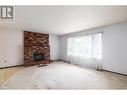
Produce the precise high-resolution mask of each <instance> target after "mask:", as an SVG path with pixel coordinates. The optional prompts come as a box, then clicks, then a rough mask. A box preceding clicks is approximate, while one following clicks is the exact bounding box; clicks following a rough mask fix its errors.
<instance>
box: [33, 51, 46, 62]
mask: <svg viewBox="0 0 127 95" xmlns="http://www.w3.org/2000/svg"><path fill="white" fill-rule="evenodd" d="M33 60H34V61H42V60H45V56H44V54H36V53H35V54H33Z"/></svg>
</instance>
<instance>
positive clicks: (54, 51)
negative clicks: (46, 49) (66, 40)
mask: <svg viewBox="0 0 127 95" xmlns="http://www.w3.org/2000/svg"><path fill="white" fill-rule="evenodd" d="M49 45H50V58H51V59H52V60H57V59H59V37H58V36H56V35H49Z"/></svg>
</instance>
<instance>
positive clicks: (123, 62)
mask: <svg viewBox="0 0 127 95" xmlns="http://www.w3.org/2000/svg"><path fill="white" fill-rule="evenodd" d="M102 31H104V33H103V41H102V42H103V63H102V65H103V69H105V70H109V71H113V72H117V73H121V74H126V75H127V22H125V23H120V24H114V25H110V26H105V27H100V28H95V29H91V30H87V31H81V32H77V33H72V34H68V35H63V36H61V37H60V59H62V60H66V57H67V38H68V37H72V36H80V35H85V34H90V33H97V32H102Z"/></svg>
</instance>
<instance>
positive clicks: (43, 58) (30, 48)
mask: <svg viewBox="0 0 127 95" xmlns="http://www.w3.org/2000/svg"><path fill="white" fill-rule="evenodd" d="M50 62H51V60H50V46H49V35H48V34H42V33H35V32H29V31H24V65H25V66H30V65H39V64H49V63H50Z"/></svg>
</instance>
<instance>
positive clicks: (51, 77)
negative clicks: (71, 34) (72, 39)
mask: <svg viewBox="0 0 127 95" xmlns="http://www.w3.org/2000/svg"><path fill="white" fill-rule="evenodd" d="M0 89H127V76H123V75H118V74H114V73H109V72H105V71H103V72H100V71H95V70H90V69H84V68H81V67H78V66H76V65H71V64H67V63H65V62H54V63H53V64H49V65H48V66H45V67H37V66H31V67H27V68H23V69H22V70H21V71H19V72H17V73H16V74H15V75H13V76H12V77H11V78H10V79H9V80H7V81H6V82H5V83H4V84H3V85H2V86H1V87H0Z"/></svg>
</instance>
